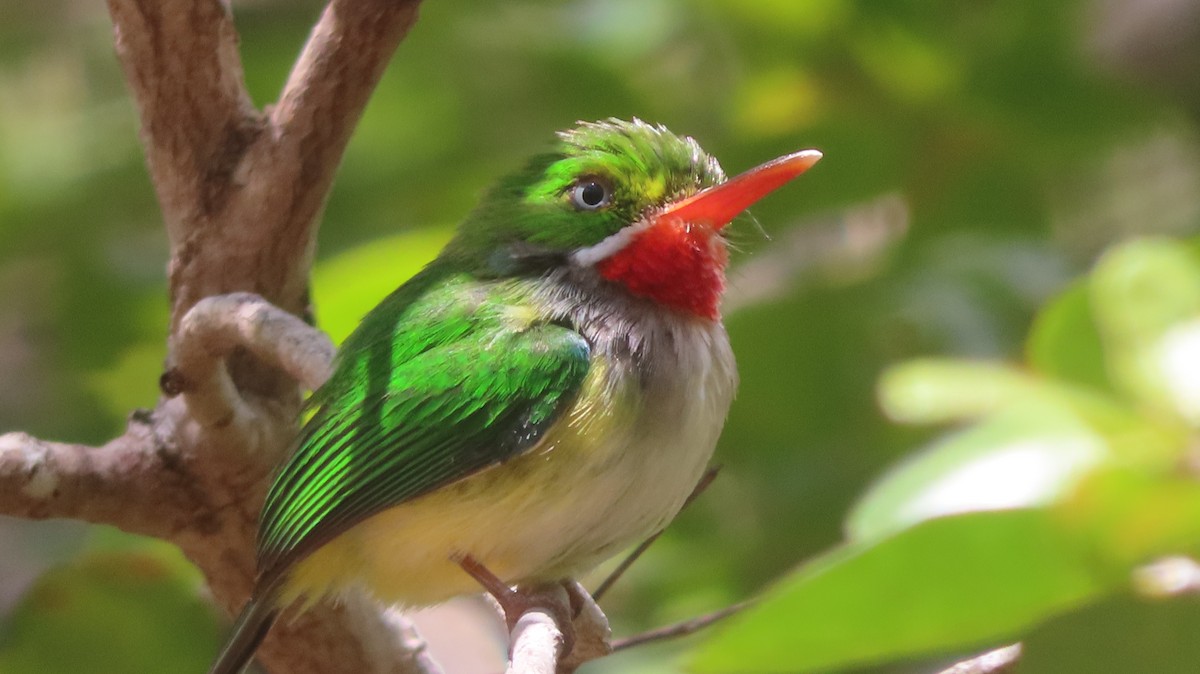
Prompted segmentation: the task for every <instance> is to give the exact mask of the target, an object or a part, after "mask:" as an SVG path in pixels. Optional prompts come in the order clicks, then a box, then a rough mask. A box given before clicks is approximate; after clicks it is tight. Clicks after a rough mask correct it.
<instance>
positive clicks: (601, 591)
mask: <svg viewBox="0 0 1200 674" xmlns="http://www.w3.org/2000/svg"><path fill="white" fill-rule="evenodd" d="M720 472H721V467H720V466H711V467H709V469H708V470H706V471H704V475H701V476H700V481H699V482H697V483H696V486H695V487H694V488H693V489H692V493H691V494H690V495H688V497H687V500H686V501H684V502H683V506H682V507H681V508H680V511H682V510H683V508H686V507H688V506H689V505H691V504H692V502H693V501H695V500H696V498H697V497H699V496H700V494H703V493H704V490H706V489H708V487H709V485H711V484H712V483H713V480H715V479H717V474H718V473H720ZM663 531H666V529H663V530H661V531H658V532H657V533H655V534H654V535H653V536H651V537H650V538H647V539H646V540H644V541H642V543H641V545H639V546H637V547H636V548H634V549H633V551H632V552H630V553H629V554H628V555H626V556H625V559H622V560H621V563H620V564H618V565H617V568H615V569H613V570H612V573H610V574H608V577H606V578H605V579H604V581H603V582H601V583H600V586H599V587H597V588H596V591H595V592H593V593H592V599H594V600H596V601H600V598H601V597H603V596H604V595H605V594H607V593H608V591H609V590H611V589H612V587H613V585H615V584H616V582H617V581H618V580H620V579H621V576H623V575H625V572H626V571H628V570H629V567H631V566H633V563H634V562H636V561H637V560H638V558H640V557H641V556H642V555H643V554H644V553H645V552H646V551H647V550H649V549H650V546H651V545H653V544H654V541H657V540H658V537H659V536H662V535H663Z"/></svg>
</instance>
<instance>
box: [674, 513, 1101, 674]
mask: <svg viewBox="0 0 1200 674" xmlns="http://www.w3.org/2000/svg"><path fill="white" fill-rule="evenodd" d="M1071 540H1072V539H1071V538H1070V537H1067V536H1064V535H1063V531H1062V530H1061V528H1060V526H1059V525H1058V524H1057V523H1056V522H1055V521H1054V519H1053V518H1052V517H1050V516H1049V514H1047V513H1046V512H1041V511H1037V510H1008V511H1000V512H989V513H973V514H970V515H960V516H955V517H947V518H942V519H938V520H933V521H930V522H925V523H923V524H920V525H918V526H916V527H913V528H912V529H908V530H906V531H904V532H902V533H900V534H897V535H895V536H893V537H891V538H887V539H884V540H882V541H877V542H873V543H867V544H851V545H848V546H845V547H843V548H840V549H837V550H835V551H833V552H831V553H829V554H827V555H824V556H822V557H820V558H818V559H816V560H814V561H812V562H810V563H809V564H807V565H805V566H804V567H802V568H801V569H800V570H798V571H797V572H796V573H795V574H793V575H792V576H791V577H789V578H787V579H785V580H784V581H783V582H782V583H780V584H779V585H778V586H777V587H776V588H774V590H772V591H771V592H770V593H769V594H768V596H767V597H766V598H765V599H763V600H762V602H761V603H759V604H758V605H756V606H754V607H753V608H751V609H749V610H747V611H746V612H745V613H744V614H741V615H739V616H737V617H735V618H732V619H731V620H730V621H729V624H728V625H727V626H726V627H724V628H720V629H719V631H718V633H717V634H716V635H715V636H714V637H712V638H710V639H709V640H708V641H707V643H705V644H704V645H703V646H702V647H701V648H700V649H699V650H698V652H697V653H696V655H695V657H694V660H693V665H694V668H695V669H696V670H697V671H700V672H705V673H723V672H731V673H732V672H738V673H741V674H753V673H759V672H813V671H825V670H830V669H843V668H846V667H848V666H850V665H852V664H863V663H870V662H879V661H883V660H890V659H898V658H904V657H910V656H915V655H921V654H929V653H936V652H943V651H952V650H962V649H966V648H970V647H975V646H979V645H982V644H989V643H999V642H1001V641H1003V640H1005V639H1011V638H1013V637H1014V636H1016V635H1017V634H1018V633H1019V631H1020V630H1022V629H1025V628H1028V627H1029V626H1031V625H1033V624H1036V623H1037V622H1038V621H1040V620H1043V619H1045V618H1046V617H1048V616H1050V615H1053V614H1055V613H1060V612H1062V611H1065V610H1067V609H1070V608H1072V607H1074V606H1077V605H1079V604H1080V603H1081V602H1084V601H1086V600H1087V599H1089V598H1091V597H1094V596H1096V595H1097V594H1099V593H1100V592H1102V591H1104V589H1105V583H1103V582H1102V581H1101V580H1099V579H1098V578H1097V577H1096V576H1095V574H1093V573H1092V571H1091V569H1090V568H1089V563H1088V560H1087V558H1086V556H1085V555H1084V554H1083V551H1082V550H1080V549H1079V548H1077V547H1076V546H1075V545H1074V544H1073V543H1072V542H1071Z"/></svg>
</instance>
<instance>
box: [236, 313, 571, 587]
mask: <svg viewBox="0 0 1200 674" xmlns="http://www.w3.org/2000/svg"><path fill="white" fill-rule="evenodd" d="M410 301H411V298H410ZM474 309H475V310H474V311H473V312H465V313H463V314H462V315H461V316H458V317H457V320H454V321H451V325H450V327H449V329H448V330H446V331H444V332H436V331H433V332H431V329H432V328H436V325H433V326H432V328H431V325H430V324H429V323H428V322H426V323H422V322H420V321H418V323H421V324H420V325H417V326H415V327H413V326H407V325H405V323H404V321H403V320H400V321H399V322H396V321H393V325H395V326H396V328H395V331H394V332H393V334H392V335H391V337H392V338H391V339H382V338H377V339H374V340H373V341H372V340H365V339H363V338H362V337H360V342H359V344H358V345H357V346H359V347H360V348H358V349H355V350H352V351H350V353H351V354H352V355H351V356H348V358H349V359H348V360H346V361H345V362H342V363H340V364H339V368H338V373H337V374H335V376H334V378H332V379H331V380H330V384H328V385H327V386H326V387H325V388H324V389H322V391H320V392H319V393H318V394H317V395H316V396H315V398H316V400H317V401H318V403H317V408H316V412H315V414H314V415H313V416H312V418H311V419H310V421H309V422H308V424H306V426H305V428H304V430H303V431H302V433H301V437H300V440H299V444H298V446H297V449H296V451H295V453H294V454H293V455H292V456H291V458H290V459H289V460H288V461H287V462H286V463H285V464H284V466H283V468H282V469H281V471H280V473H279V474H278V475H277V476H276V479H275V481H274V483H273V485H272V487H271V489H270V491H269V492H268V495H267V502H266V505H265V506H264V508H263V515H262V521H261V522H260V527H259V569H260V574H261V575H262V577H263V578H262V579H260V580H263V581H270V580H272V579H273V578H275V577H277V576H278V575H279V574H281V573H282V572H283V571H285V570H286V569H287V568H288V567H290V565H291V564H293V563H295V562H296V561H297V560H299V559H300V558H302V557H303V556H305V555H307V554H308V553H310V552H312V551H313V550H315V549H316V548H317V547H320V546H321V545H323V544H324V543H326V542H328V541H330V540H332V539H333V538H334V537H336V536H337V535H338V534H340V533H342V532H344V531H346V530H347V529H349V528H351V527H353V526H354V525H355V524H357V523H359V522H361V521H362V520H364V519H366V518H367V517H370V516H371V515H374V514H376V513H378V512H381V511H383V510H386V509H388V508H390V507H392V506H395V505H398V504H400V503H402V502H404V501H406V500H409V499H412V498H415V497H417V496H420V495H422V494H425V493H428V492H429V491H432V490H434V489H437V488H438V487H440V486H442V485H445V484H448V483H450V482H453V481H455V480H458V479H461V478H463V477H465V476H467V475H470V474H472V473H475V472H477V471H479V470H482V469H483V468H486V467H488V466H490V465H493V464H495V463H498V462H501V461H504V460H505V459H507V458H510V457H512V456H514V455H516V454H518V453H521V452H523V451H525V450H527V449H529V448H530V447H532V446H534V445H536V444H537V441H538V439H539V438H540V437H541V434H542V433H543V432H544V430H545V429H546V428H547V427H548V426H549V425H550V424H551V423H553V421H554V420H555V419H556V418H557V417H558V415H559V414H560V413H561V412H562V411H563V409H564V408H565V407H567V406H568V404H569V403H570V401H571V400H573V399H574V396H575V394H576V393H577V391H578V389H579V387H580V385H581V383H582V382H583V379H584V377H585V375H586V373H587V370H588V362H589V356H590V352H589V347H588V344H587V342H586V341H585V340H584V339H583V337H582V336H580V335H579V334H578V333H577V332H575V331H574V330H571V329H570V328H567V327H563V326H560V325H556V324H552V323H545V322H536V321H535V322H530V323H527V324H525V325H516V324H514V323H513V321H511V320H509V319H506V315H507V314H506V313H505V310H504V307H503V306H502V303H500V306H497V303H496V302H482V303H478V304H477V305H476V306H475V307H474ZM421 315H426V316H433V315H432V314H429V313H428V312H427V311H426V313H425V314H421ZM402 318H403V316H402ZM434 318H436V316H434ZM370 320H371V317H368V319H367V321H364V326H363V328H360V331H361V330H363V329H373V328H374V326H371V325H370V324H369V323H370ZM432 322H433V323H437V321H436V320H434V321H432ZM406 330H417V331H422V330H423V331H424V333H425V334H422V335H420V337H422V338H423V342H424V344H422V345H421V346H420V347H419V348H414V347H413V346H412V345H411V343H409V342H411V340H412V335H411V334H408V333H407V332H406ZM357 335H358V333H356V336H357ZM353 339H354V337H352V338H351V340H353ZM401 342H404V343H403V344H399V346H398V343H401ZM348 344H349V342H348ZM397 350H401V351H405V352H403V353H401V354H399V356H397V354H396V353H395V352H396V351H397ZM381 352H386V353H381ZM382 362H387V363H388V364H389V367H388V368H387V369H386V371H385V372H378V371H376V370H375V369H373V368H374V367H375V366H378V365H379V364H380V363H382Z"/></svg>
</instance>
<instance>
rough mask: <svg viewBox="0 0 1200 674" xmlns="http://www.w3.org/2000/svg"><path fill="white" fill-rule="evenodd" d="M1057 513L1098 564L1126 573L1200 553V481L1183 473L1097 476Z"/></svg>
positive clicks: (1120, 471)
mask: <svg viewBox="0 0 1200 674" xmlns="http://www.w3.org/2000/svg"><path fill="white" fill-rule="evenodd" d="M1056 513H1057V516H1058V517H1059V519H1060V521H1061V522H1062V523H1063V525H1064V527H1065V528H1066V530H1067V531H1069V532H1071V535H1072V536H1073V537H1075V538H1076V539H1077V540H1079V541H1080V542H1081V544H1083V545H1086V546H1088V547H1089V548H1090V549H1091V550H1092V555H1093V557H1094V558H1095V559H1096V560H1098V561H1099V560H1103V561H1104V563H1105V564H1106V565H1107V566H1109V567H1110V568H1113V569H1117V570H1118V572H1121V573H1124V572H1127V571H1129V570H1132V569H1133V567H1135V566H1137V565H1140V564H1144V563H1146V562H1148V561H1150V560H1151V559H1152V558H1155V557H1160V556H1165V555H1197V554H1198V553H1200V482H1198V481H1197V480H1196V479H1195V478H1194V476H1192V475H1188V474H1183V473H1181V472H1179V471H1178V470H1171V469H1166V470H1161V469H1160V470H1154V469H1150V468H1147V467H1125V466H1122V467H1116V468H1111V469H1109V470H1103V471H1097V472H1095V473H1093V474H1091V475H1088V476H1087V477H1086V478H1085V479H1083V480H1081V481H1080V484H1079V485H1078V487H1077V489H1076V490H1075V491H1074V492H1073V493H1072V494H1071V495H1070V497H1069V498H1067V499H1065V500H1064V501H1063V502H1062V503H1061V504H1058V506H1057V507H1056Z"/></svg>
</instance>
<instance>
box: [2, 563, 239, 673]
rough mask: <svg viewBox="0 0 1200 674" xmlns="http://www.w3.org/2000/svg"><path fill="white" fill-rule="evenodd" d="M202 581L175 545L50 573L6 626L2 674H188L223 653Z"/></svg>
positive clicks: (38, 584) (66, 567)
mask: <svg viewBox="0 0 1200 674" xmlns="http://www.w3.org/2000/svg"><path fill="white" fill-rule="evenodd" d="M200 587H201V580H200V577H199V574H198V573H197V572H196V571H195V569H194V568H192V567H191V566H190V565H188V564H187V563H186V562H185V561H183V559H182V556H181V555H180V553H179V551H178V550H177V549H175V548H174V547H172V546H169V545H166V544H162V543H155V544H149V545H142V546H139V547H138V548H137V549H136V550H121V551H105V552H93V553H90V554H87V555H84V556H82V557H81V558H79V559H78V560H76V561H74V562H72V563H70V564H68V565H65V566H62V567H59V568H56V569H53V570H51V571H49V572H47V573H46V574H44V575H43V576H42V577H41V578H40V579H39V580H38V581H37V583H36V584H35V585H34V586H33V588H31V589H30V590H29V592H28V593H27V594H26V595H25V597H24V599H23V600H22V602H21V603H20V605H19V606H18V607H17V609H16V610H15V612H14V613H13V614H12V616H11V617H10V618H9V619H8V621H7V622H6V623H4V624H3V625H2V626H0V672H4V673H5V674H44V673H45V672H89V673H91V674H110V673H111V674H125V673H127V672H183V671H196V670H198V669H202V668H203V665H204V663H206V662H207V661H208V660H209V659H210V658H211V657H212V655H213V653H215V652H216V649H217V648H218V647H219V646H220V629H219V627H218V621H217V618H216V614H215V613H214V612H213V610H212V609H211V607H210V606H209V604H208V602H207V601H205V600H203V599H202V598H201V595H200Z"/></svg>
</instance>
